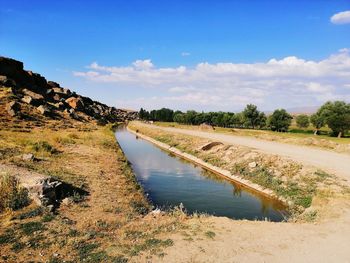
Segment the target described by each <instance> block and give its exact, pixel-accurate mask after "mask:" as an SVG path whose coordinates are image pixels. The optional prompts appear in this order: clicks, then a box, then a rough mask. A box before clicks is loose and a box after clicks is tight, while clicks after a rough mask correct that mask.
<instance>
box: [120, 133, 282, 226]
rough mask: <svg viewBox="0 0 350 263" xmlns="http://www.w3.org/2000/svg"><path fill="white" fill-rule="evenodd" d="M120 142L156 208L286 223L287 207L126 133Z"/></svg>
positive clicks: (121, 136)
mask: <svg viewBox="0 0 350 263" xmlns="http://www.w3.org/2000/svg"><path fill="white" fill-rule="evenodd" d="M116 136H117V139H118V142H119V144H120V146H121V148H122V149H123V151H124V153H125V155H126V157H127V158H128V160H129V161H130V163H131V164H132V168H133V170H134V172H135V174H136V176H137V178H138V180H139V181H140V182H141V184H142V185H143V187H144V189H145V191H146V192H147V193H148V194H149V197H150V199H151V200H152V202H153V203H154V205H156V206H160V207H171V206H176V205H179V204H180V203H183V204H184V206H185V208H186V210H187V211H188V212H189V213H192V212H195V211H196V212H205V213H208V214H214V215H218V216H227V217H230V218H237V219H243V218H245V219H258V220H259V219H260V220H261V219H265V217H266V218H268V219H270V220H272V221H281V220H283V216H282V214H283V213H284V207H283V206H282V205H281V204H280V203H279V202H276V201H274V200H271V199H268V198H265V197H263V196H261V195H258V194H257V193H256V192H253V191H249V190H247V189H245V188H242V186H240V185H239V184H235V183H233V182H229V181H227V180H225V179H223V178H222V177H220V176H218V175H216V174H214V173H212V172H209V171H206V170H204V169H202V168H200V167H198V166H194V165H192V164H190V163H188V162H186V161H183V160H182V159H179V158H177V157H175V156H173V155H171V154H168V153H166V152H164V151H162V150H160V149H159V148H157V147H156V146H154V145H153V144H151V143H149V142H147V141H145V140H142V139H136V136H135V135H133V134H132V133H129V132H128V131H126V130H125V129H119V130H118V131H117V132H116Z"/></svg>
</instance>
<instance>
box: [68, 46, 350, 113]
mask: <svg viewBox="0 0 350 263" xmlns="http://www.w3.org/2000/svg"><path fill="white" fill-rule="evenodd" d="M74 75H75V76H77V77H83V78H85V79H87V80H88V81H91V82H97V83H111V84H113V86H115V88H116V89H120V88H127V90H128V91H130V90H134V91H135V92H134V93H135V94H136V95H133V96H132V97H134V99H130V97H131V96H130V95H129V96H128V98H129V99H126V100H125V99H124V100H119V101H118V102H119V104H118V105H117V106H123V107H133V108H136V109H138V108H139V107H141V106H143V107H146V108H147V107H149V108H157V107H163V106H168V107H173V108H181V109H190V108H193V109H197V110H236V109H240V108H242V107H243V106H245V104H246V103H255V104H257V105H258V106H259V107H261V108H263V109H270V108H274V107H298V106H307V105H317V104H321V103H323V102H324V101H325V100H327V99H342V100H350V93H349V87H348V85H349V83H350V55H349V50H348V49H341V50H339V52H338V53H335V54H333V55H330V56H329V57H327V58H325V59H323V60H320V61H313V60H305V59H302V58H298V57H295V56H289V57H285V58H282V59H276V58H272V59H270V60H268V61H267V62H259V63H250V64H248V63H216V64H211V63H208V62H203V63H199V64H197V65H196V66H195V67H193V68H187V67H185V66H179V67H169V68H162V67H156V66H155V65H153V64H152V62H151V60H137V61H135V62H134V63H132V64H131V65H130V66H126V67H118V66H115V67H106V66H101V65H99V64H98V63H97V62H93V63H92V64H91V65H90V66H88V70H87V71H81V72H74ZM119 94H120V96H119V97H121V96H122V94H123V93H122V91H120V93H119ZM106 96H108V95H106Z"/></svg>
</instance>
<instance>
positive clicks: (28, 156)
mask: <svg viewBox="0 0 350 263" xmlns="http://www.w3.org/2000/svg"><path fill="white" fill-rule="evenodd" d="M34 159H35V158H34V154H32V153H26V154H23V155H22V160H23V161H34Z"/></svg>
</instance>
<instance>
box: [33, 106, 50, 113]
mask: <svg viewBox="0 0 350 263" xmlns="http://www.w3.org/2000/svg"><path fill="white" fill-rule="evenodd" d="M36 109H37V110H38V111H39V112H40V113H41V114H42V115H49V114H50V113H51V111H50V109H49V108H48V107H47V106H46V105H40V106H39V107H37V108H36Z"/></svg>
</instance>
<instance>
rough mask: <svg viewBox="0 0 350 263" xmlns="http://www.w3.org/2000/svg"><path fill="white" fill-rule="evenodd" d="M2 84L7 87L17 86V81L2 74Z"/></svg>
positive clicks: (0, 82)
mask: <svg viewBox="0 0 350 263" xmlns="http://www.w3.org/2000/svg"><path fill="white" fill-rule="evenodd" d="M0 85H2V86H5V87H16V82H15V81H14V80H13V79H10V78H8V77H6V76H0Z"/></svg>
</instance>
